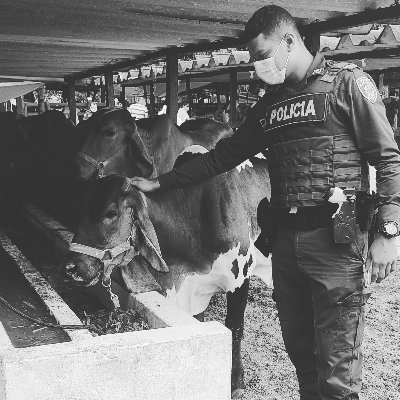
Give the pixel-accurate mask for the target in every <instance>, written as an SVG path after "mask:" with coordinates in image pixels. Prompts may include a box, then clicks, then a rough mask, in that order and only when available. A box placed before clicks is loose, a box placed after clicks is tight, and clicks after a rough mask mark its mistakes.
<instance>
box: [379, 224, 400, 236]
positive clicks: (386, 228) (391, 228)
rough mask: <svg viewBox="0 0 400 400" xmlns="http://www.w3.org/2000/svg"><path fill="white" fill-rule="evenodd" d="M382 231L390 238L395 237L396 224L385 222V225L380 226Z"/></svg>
mask: <svg viewBox="0 0 400 400" xmlns="http://www.w3.org/2000/svg"><path fill="white" fill-rule="evenodd" d="M382 228H383V229H382V230H383V232H384V233H386V234H387V235H390V236H395V235H397V229H398V228H397V224H396V223H394V222H386V223H385V224H382Z"/></svg>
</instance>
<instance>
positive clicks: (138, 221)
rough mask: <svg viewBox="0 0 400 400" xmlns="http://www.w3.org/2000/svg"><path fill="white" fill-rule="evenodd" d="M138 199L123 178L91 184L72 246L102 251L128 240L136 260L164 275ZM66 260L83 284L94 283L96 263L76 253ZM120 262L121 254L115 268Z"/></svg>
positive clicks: (97, 274) (98, 267) (98, 268)
mask: <svg viewBox="0 0 400 400" xmlns="http://www.w3.org/2000/svg"><path fill="white" fill-rule="evenodd" d="M142 196H143V195H142V194H141V193H140V192H138V191H137V190H136V189H134V188H133V187H132V185H131V183H130V181H129V180H128V179H127V178H124V177H120V176H109V177H106V178H103V179H99V180H97V181H95V182H93V184H92V185H91V188H90V189H89V190H88V193H87V195H86V199H85V205H84V210H83V213H82V214H83V215H82V218H81V220H80V222H79V224H78V228H77V230H76V233H75V235H74V238H73V242H74V243H78V244H81V245H85V246H89V247H92V248H96V249H99V250H105V249H112V248H115V247H116V246H118V245H121V244H122V243H126V242H127V240H128V239H129V238H130V237H131V243H132V246H133V247H134V248H135V250H136V252H137V253H138V256H139V255H140V256H141V257H142V258H144V259H145V260H146V262H147V263H148V264H149V265H150V266H151V267H152V268H154V269H155V270H157V271H160V272H168V267H167V265H166V264H165V262H164V260H163V259H162V255H161V252H160V247H159V244H158V240H157V235H156V233H155V230H154V227H153V225H152V223H151V221H150V219H149V216H148V213H147V209H146V205H145V202H144V199H143V197H142ZM70 256H71V260H72V263H73V264H74V265H75V271H74V272H76V274H77V275H78V276H80V277H81V278H82V279H83V280H84V282H86V283H89V282H96V281H97V279H98V278H99V277H100V275H101V274H102V268H103V264H102V262H101V261H100V260H98V259H96V258H95V257H92V256H90V255H86V254H80V253H76V252H71V254H70ZM123 258H124V254H121V255H119V256H118V257H116V259H115V260H114V261H115V265H116V266H117V265H119V264H120V263H121V261H122V260H123ZM134 263H135V259H133V260H132V262H131V264H132V267H133V268H134Z"/></svg>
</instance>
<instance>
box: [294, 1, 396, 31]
mask: <svg viewBox="0 0 400 400" xmlns="http://www.w3.org/2000/svg"><path fill="white" fill-rule="evenodd" d="M396 17H397V18H399V17H400V6H398V5H396V6H390V7H384V8H377V9H375V10H373V9H370V10H365V11H361V12H359V13H357V14H352V15H347V16H343V15H342V16H339V17H336V18H331V19H328V20H327V21H321V22H313V23H311V24H309V25H306V26H304V27H301V28H300V30H301V32H302V34H303V35H304V36H307V35H309V34H310V33H314V32H320V33H322V32H330V31H334V30H338V29H343V28H351V27H355V26H360V25H365V24H368V23H371V22H379V21H384V20H386V19H389V18H391V19H393V18H396Z"/></svg>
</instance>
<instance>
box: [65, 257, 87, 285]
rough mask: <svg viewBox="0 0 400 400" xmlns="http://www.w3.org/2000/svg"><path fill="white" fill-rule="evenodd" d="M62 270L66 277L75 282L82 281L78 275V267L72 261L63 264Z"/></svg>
mask: <svg viewBox="0 0 400 400" xmlns="http://www.w3.org/2000/svg"><path fill="white" fill-rule="evenodd" d="M64 272H65V275H66V276H67V277H68V278H71V279H73V280H74V281H75V282H81V283H82V282H83V279H82V278H81V277H80V276H79V275H78V267H77V266H76V265H75V264H74V263H72V262H70V263H67V264H66V265H65V266H64Z"/></svg>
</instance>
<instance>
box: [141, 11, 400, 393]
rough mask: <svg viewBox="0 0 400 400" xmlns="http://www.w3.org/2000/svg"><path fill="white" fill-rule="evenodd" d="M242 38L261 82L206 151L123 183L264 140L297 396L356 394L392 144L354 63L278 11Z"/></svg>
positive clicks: (227, 156)
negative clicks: (362, 217) (325, 53)
mask: <svg viewBox="0 0 400 400" xmlns="http://www.w3.org/2000/svg"><path fill="white" fill-rule="evenodd" d="M246 36H247V46H248V49H249V51H250V55H251V59H252V61H254V67H255V70H256V73H257V75H258V76H259V77H260V78H261V79H262V80H263V81H264V82H266V83H267V84H268V85H269V87H270V90H269V91H268V92H267V93H266V94H265V96H264V97H263V98H262V99H260V100H259V102H258V103H257V104H256V105H255V106H254V108H253V109H252V111H251V113H250V114H249V116H248V117H247V119H246V120H245V121H244V123H243V124H242V126H241V127H239V129H238V130H237V132H236V133H235V134H234V135H233V136H231V137H229V138H225V139H222V140H220V141H219V142H218V143H217V145H216V147H215V149H214V150H211V151H210V152H209V153H207V154H204V155H202V156H199V157H197V158H196V159H194V160H192V161H190V162H188V163H186V164H184V165H182V166H180V167H179V168H176V169H174V170H173V171H171V172H169V173H167V174H164V175H161V176H159V177H158V178H157V179H153V180H147V179H143V178H134V179H133V183H134V185H135V186H136V187H137V188H138V189H139V190H142V191H145V192H147V191H153V190H158V189H163V190H165V189H171V188H178V187H184V186H188V185H193V184H196V183H199V182H201V181H204V180H206V179H209V178H211V177H213V176H215V175H217V174H221V173H223V172H225V171H228V170H230V169H232V168H234V167H235V166H237V165H239V164H241V163H242V162H243V161H245V160H246V159H247V158H249V157H251V156H254V155H255V154H257V153H259V152H260V151H262V150H265V149H268V160H269V167H270V181H271V200H270V203H271V207H272V209H274V210H275V211H276V215H278V228H277V232H276V235H275V236H276V239H275V242H274V245H273V248H272V269H273V279H274V288H275V295H276V305H277V309H278V313H279V319H280V323H281V328H282V335H283V339H284V342H285V346H286V349H287V352H288V354H289V357H290V359H291V361H292V362H293V364H294V366H295V367H296V372H297V377H298V381H299V387H300V398H301V400H314V399H315V400H316V399H318V400H333V399H352V400H353V399H358V398H359V397H358V393H359V392H360V390H361V368H362V352H361V343H362V337H363V329H364V322H365V321H364V305H365V302H366V299H367V297H368V296H367V294H366V292H365V288H364V286H365V284H366V279H367V276H368V272H371V273H372V281H376V282H380V281H381V280H382V279H384V278H385V277H387V276H388V275H389V274H390V273H391V272H392V271H394V270H395V268H396V260H397V253H396V243H395V241H396V235H398V233H399V217H400V207H399V206H400V153H399V149H398V147H397V145H396V143H395V141H394V137H393V132H392V129H391V127H390V125H389V123H388V121H387V119H386V116H385V108H384V105H383V103H382V100H381V99H380V96H379V94H378V91H377V89H376V86H375V84H374V83H373V81H372V79H371V78H370V76H369V75H367V74H365V73H364V72H362V71H361V70H360V69H359V68H358V67H357V66H356V65H353V64H349V63H334V62H329V61H326V60H325V59H324V58H323V57H322V55H321V54H317V55H316V56H315V57H313V56H312V55H311V54H310V52H309V51H308V50H307V49H306V47H305V46H304V43H303V41H302V38H301V36H300V34H299V32H298V30H297V28H296V24H295V21H294V20H293V18H292V16H291V15H290V14H289V13H288V12H287V11H286V10H284V9H283V8H280V7H278V6H273V5H270V6H266V7H263V8H261V9H259V10H258V11H257V12H255V14H254V15H253V16H252V17H251V18H250V20H249V21H248V23H247V24H246ZM367 163H369V164H371V165H373V166H375V167H376V170H377V192H378V202H377V214H376V219H377V224H376V231H377V233H376V236H375V240H374V241H373V243H372V245H371V247H370V248H369V249H368V246H367V233H366V232H365V230H366V229H367V228H366V224H365V223H364V222H363V221H359V220H357V219H356V217H355V214H354V213H355V212H356V211H357V210H354V207H353V205H354V204H355V203H356V200H355V199H356V198H357V196H359V195H363V194H365V193H366V192H367V191H368V164H367ZM267 184H268V183H267V182H266V185H267ZM329 200H330V201H331V202H329ZM343 210H345V211H343ZM332 217H334V218H332ZM334 221H336V223H335V222H334ZM266 223H268V221H267V222H266Z"/></svg>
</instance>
